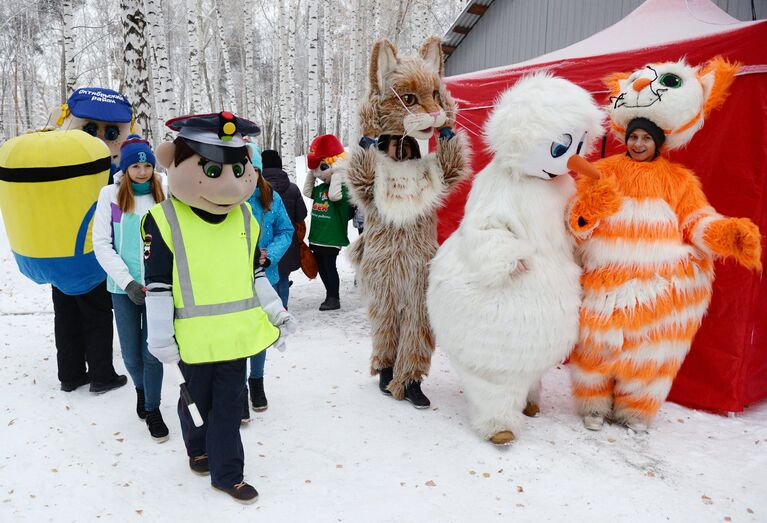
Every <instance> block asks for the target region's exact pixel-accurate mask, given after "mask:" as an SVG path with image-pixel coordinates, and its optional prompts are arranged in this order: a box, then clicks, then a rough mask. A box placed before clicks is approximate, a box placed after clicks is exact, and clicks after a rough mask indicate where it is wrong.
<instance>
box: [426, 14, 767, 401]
mask: <svg viewBox="0 0 767 523" xmlns="http://www.w3.org/2000/svg"><path fill="white" fill-rule="evenodd" d="M765 44H767V21H757V22H739V21H738V20H736V19H734V18H732V17H730V16H729V15H728V14H727V13H725V12H724V11H722V10H720V9H719V8H718V7H716V6H715V5H714V4H713V3H711V2H710V1H709V0H687V1H685V0H648V1H647V2H645V3H644V4H642V5H641V6H640V7H639V8H638V9H636V10H635V11H633V12H632V13H630V14H629V15H628V16H627V17H626V18H624V19H623V20H621V21H619V22H618V23H616V24H615V25H613V26H611V27H608V28H607V29H605V30H603V31H601V32H599V33H597V34H595V35H593V36H591V37H589V38H587V39H585V40H583V41H581V42H578V43H576V44H573V45H571V46H569V47H566V48H564V49H561V50H559V51H555V52H553V53H549V54H547V55H544V56H542V57H539V58H536V59H534V60H530V61H527V62H523V63H520V64H515V65H510V66H507V67H499V68H494V69H488V70H485V71H479V72H475V73H469V74H464V75H460V76H453V77H450V78H447V84H448V87H449V89H450V91H451V92H452V94H453V96H454V97H455V98H456V100H457V101H458V103H459V106H460V110H461V112H460V114H459V115H458V121H457V123H458V126H459V127H461V128H463V129H464V131H465V132H466V133H468V135H469V136H470V138H471V145H472V154H473V160H472V163H473V168H474V171H475V172H478V171H479V170H481V169H482V168H483V167H484V166H485V165H486V164H487V162H488V161H489V159H490V157H489V154H488V152H487V150H486V148H485V144H484V142H483V140H482V129H483V126H484V122H485V119H486V118H487V116H488V114H489V112H490V110H491V108H492V106H493V103H494V101H495V99H496V98H497V97H498V95H499V94H500V93H501V92H502V91H504V90H505V89H507V88H508V87H510V86H511V85H513V84H514V83H515V82H516V81H517V80H518V79H519V78H520V77H521V76H523V75H524V74H526V73H530V72H532V71H537V70H541V69H546V70H549V71H551V72H553V73H554V74H556V75H558V76H561V77H563V78H567V79H568V80H571V81H572V82H575V83H576V84H578V85H580V86H582V87H584V88H585V89H587V90H589V91H590V92H591V93H592V94H593V95H594V96H595V97H596V99H597V100H598V101H600V102H603V103H604V104H607V103H608V101H607V91H606V89H605V87H604V85H603V84H602V82H601V79H602V78H604V77H605V76H606V75H608V74H609V73H613V72H619V71H632V70H634V69H637V68H639V67H642V66H643V65H645V64H647V63H650V62H661V61H675V60H678V59H680V58H682V57H686V59H687V62H688V63H690V64H693V65H697V64H700V63H703V62H705V61H707V60H708V59H710V58H712V57H714V56H716V55H722V56H724V57H725V58H727V59H729V60H731V61H738V62H741V63H742V64H743V65H744V67H743V68H742V69H741V71H740V72H739V74H738V77H737V78H736V80H735V82H734V83H733V86H732V90H731V94H730V97H729V99H728V100H727V101H726V102H725V104H724V105H723V106H722V108H720V109H719V110H717V111H715V112H714V113H712V114H711V115H710V117H709V118H708V119H707V120H706V123H705V125H704V126H703V129H702V130H701V131H699V132H698V133H697V134H696V135H695V137H693V139H692V141H691V143H690V145H689V146H688V147H687V148H686V149H685V150H681V151H674V152H672V153H671V155H670V157H671V159H672V160H674V161H677V162H680V163H682V164H684V165H685V166H687V167H689V168H691V169H693V170H694V171H695V172H696V173H697V175H698V176H699V177H700V178H701V180H702V181H703V186H704V189H705V192H706V195H707V196H708V198H709V200H710V202H711V203H712V205H714V207H715V208H716V209H717V210H718V211H719V212H721V213H723V214H726V215H730V216H747V217H749V218H751V219H752V220H754V222H756V223H757V224H758V225H759V227H760V228H761V230H762V233H763V235H764V234H767V49H766V48H765ZM621 150H622V149H621V144H620V142H617V141H616V140H614V139H613V138H612V136H610V137H608V138H607V140H606V147H605V155H610V154H614V153H616V152H619V151H621ZM597 157H598V155H597ZM469 187H470V182H468V183H466V184H464V185H463V186H460V187H458V188H457V189H456V190H455V191H454V192H453V193H452V194H451V195H450V196H449V197H448V199H447V201H446V202H445V205H444V206H443V208H442V209H441V211H440V223H439V228H438V232H439V237H440V241H443V240H444V239H445V238H447V237H448V236H449V235H450V234H451V233H452V232H453V231H454V230H455V229H456V228H457V226H458V224H459V223H460V220H461V218H462V216H463V208H464V205H465V203H466V198H467V196H468V191H469ZM765 397H767V278H764V279H763V277H761V276H760V275H756V274H753V273H750V272H748V271H747V270H745V269H743V268H741V267H738V266H736V265H735V264H733V263H725V264H717V269H716V282H715V284H714V298H713V302H712V304H711V307H710V308H709V311H708V315H707V317H706V319H705V320H704V322H703V326H702V327H701V329H700V331H699V332H698V334H697V337H696V338H695V343H694V344H693V348H692V351H691V352H690V354H689V356H688V357H687V360H686V361H685V363H684V365H683V367H682V369H681V371H680V373H679V375H678V377H677V378H676V381H675V383H674V387H673V389H672V390H671V395H670V396H669V399H671V400H672V401H675V402H677V403H681V404H682V405H686V406H689V407H695V408H703V409H707V410H713V411H720V412H737V411H742V410H743V408H744V407H745V406H746V405H748V404H751V403H754V402H757V401H759V400H761V399H764V398H765Z"/></svg>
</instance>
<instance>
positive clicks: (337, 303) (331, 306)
mask: <svg viewBox="0 0 767 523" xmlns="http://www.w3.org/2000/svg"><path fill="white" fill-rule="evenodd" d="M340 308H341V300H340V299H338V298H325V301H323V302H322V303H321V304H320V310H321V311H334V310H337V309H340Z"/></svg>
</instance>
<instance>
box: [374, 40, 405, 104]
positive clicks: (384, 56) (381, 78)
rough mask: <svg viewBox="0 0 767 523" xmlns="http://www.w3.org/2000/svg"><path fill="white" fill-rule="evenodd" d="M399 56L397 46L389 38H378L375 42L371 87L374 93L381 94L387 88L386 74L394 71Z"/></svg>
mask: <svg viewBox="0 0 767 523" xmlns="http://www.w3.org/2000/svg"><path fill="white" fill-rule="evenodd" d="M398 63H399V58H398V57H397V48H396V47H394V44H392V43H391V42H390V41H389V40H386V39H383V40H378V41H377V42H376V43H375V44H373V53H372V54H371V55H370V89H371V91H372V93H374V94H381V93H382V92H384V90H385V89H386V75H387V74H389V72H391V71H393V70H394V69H395V68H396V67H397V64H398Z"/></svg>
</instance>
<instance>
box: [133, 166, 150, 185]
mask: <svg viewBox="0 0 767 523" xmlns="http://www.w3.org/2000/svg"><path fill="white" fill-rule="evenodd" d="M152 174H154V167H152V164H151V163H134V164H133V165H131V166H130V167H128V178H130V180H131V181H132V182H135V183H144V182H146V181H148V180H149V179H150V178H151V177H152Z"/></svg>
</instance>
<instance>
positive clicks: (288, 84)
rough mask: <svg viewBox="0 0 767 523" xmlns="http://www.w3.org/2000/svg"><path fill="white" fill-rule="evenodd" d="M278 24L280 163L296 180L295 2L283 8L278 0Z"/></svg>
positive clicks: (292, 178) (283, 5)
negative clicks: (281, 28)
mask: <svg viewBox="0 0 767 523" xmlns="http://www.w3.org/2000/svg"><path fill="white" fill-rule="evenodd" d="M279 9H280V16H279V18H280V25H279V27H285V22H286V21H287V28H288V30H287V31H283V32H282V37H281V45H280V62H281V64H282V66H281V67H280V76H281V81H280V139H281V143H282V147H281V149H282V165H283V167H284V168H285V172H287V173H288V176H289V177H290V179H291V180H292V181H295V179H296V167H295V164H296V160H295V158H296V121H295V119H296V114H295V112H296V103H295V92H296V91H295V63H296V34H295V33H296V18H297V16H296V14H297V10H298V5H297V4H296V3H295V2H290V6H289V7H286V6H285V4H284V2H283V1H282V0H280V3H279Z"/></svg>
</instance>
